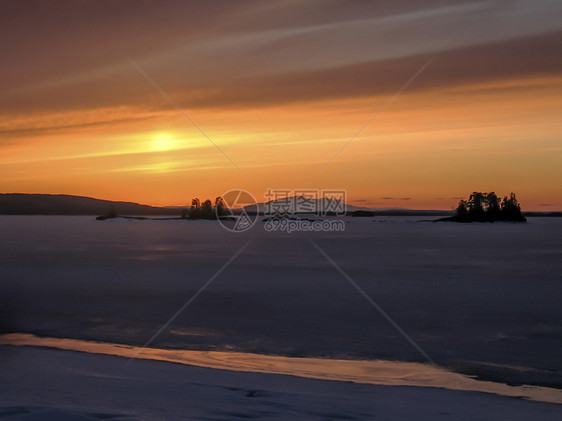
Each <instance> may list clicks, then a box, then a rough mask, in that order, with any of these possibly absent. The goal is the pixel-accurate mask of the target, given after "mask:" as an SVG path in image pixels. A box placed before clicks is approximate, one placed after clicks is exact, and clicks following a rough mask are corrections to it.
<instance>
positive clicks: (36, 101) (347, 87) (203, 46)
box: [0, 1, 562, 115]
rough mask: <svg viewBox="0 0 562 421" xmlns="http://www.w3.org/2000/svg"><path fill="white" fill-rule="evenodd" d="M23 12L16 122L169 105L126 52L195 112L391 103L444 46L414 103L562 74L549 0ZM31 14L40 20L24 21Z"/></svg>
mask: <svg viewBox="0 0 562 421" xmlns="http://www.w3.org/2000/svg"><path fill="white" fill-rule="evenodd" d="M233 3H236V4H233ZM15 4H16V6H14V3H12V4H10V6H8V7H5V8H4V12H5V15H6V16H9V17H10V19H6V21H7V23H6V25H2V28H1V29H0V31H1V32H0V35H1V36H0V48H2V51H6V52H7V54H9V56H10V57H11V60H8V61H6V62H5V63H3V75H4V76H3V78H2V80H1V81H0V112H2V113H3V114H5V115H8V114H12V113H16V112H29V111H32V110H35V111H41V110H53V109H56V110H66V109H92V108H99V107H110V106H118V105H124V104H143V106H145V107H148V108H150V107H152V108H155V109H164V108H168V107H169V104H167V102H166V101H165V100H163V98H160V97H159V94H158V93H157V92H156V91H155V90H154V89H153V88H152V87H151V86H150V85H149V84H148V83H147V82H146V81H145V80H143V79H142V77H140V75H138V74H137V73H136V71H135V70H134V69H133V68H132V67H131V66H130V64H129V63H128V62H127V60H126V56H131V57H133V58H134V59H135V60H136V61H137V62H138V63H139V64H140V65H141V66H142V67H143V68H145V70H146V71H147V73H148V74H150V75H151V76H152V77H153V79H154V80H155V81H156V82H157V83H159V84H160V85H161V86H162V88H163V89H164V90H166V92H168V94H170V95H171V96H172V97H173V98H174V99H175V100H176V101H177V102H178V103H179V104H180V105H181V106H182V107H185V108H195V107H199V108H213V107H236V108H240V107H255V106H270V105H280V104H289V103H295V102H303V101H307V102H310V101H321V100H324V99H346V98H355V97H372V96H386V97H388V96H389V95H392V94H393V93H394V92H395V91H396V90H397V89H398V88H399V87H400V86H401V85H402V84H403V83H404V81H405V80H407V79H408V78H409V77H410V76H411V75H412V74H413V73H414V72H415V71H416V70H417V69H418V68H419V67H420V66H421V65H422V64H423V63H424V62H425V61H426V60H427V58H428V57H429V56H430V55H432V54H434V53H436V52H439V56H438V57H437V59H436V60H435V61H434V62H433V63H432V64H431V66H430V67H429V68H428V69H427V70H426V71H425V72H424V73H423V74H422V75H421V76H420V77H419V78H418V79H417V80H416V81H415V83H413V84H412V85H411V86H410V87H409V88H408V90H407V92H406V93H405V94H406V95H407V94H408V93H410V92H415V91H424V90H431V89H436V88H439V89H443V88H447V87H451V86H470V85H474V84H476V83H478V82H482V81H499V80H502V81H503V80H507V79H514V80H521V79H524V78H540V77H543V76H545V75H560V74H561V73H562V64H561V62H560V60H559V53H558V51H559V44H558V43H559V36H560V34H559V30H560V29H561V28H562V26H561V25H560V23H559V20H558V19H557V16H558V15H557V14H556V13H553V10H552V9H556V7H557V6H556V5H555V4H554V3H549V2H543V1H536V2H519V3H518V4H517V5H515V6H512V5H509V7H507V6H506V7H502V6H501V4H500V5H497V4H495V3H491V2H462V1H460V2H450V3H447V4H446V5H445V6H435V5H429V6H425V7H423V8H422V9H420V8H419V7H414V6H413V5H411V4H409V3H407V2H405V3H401V4H397V5H394V6H390V5H388V4H387V3H386V2H373V3H371V2H351V3H349V2H346V3H345V5H343V4H340V3H333V4H331V6H330V7H324V6H319V5H317V4H316V3H314V2H312V3H300V2H295V3H293V2H291V3H289V2H287V3H283V4H282V5H281V6H279V5H276V4H275V5H272V4H269V6H267V5H266V6H267V7H266V6H261V7H257V4H254V3H251V2H250V3H246V2H241V3H238V2H225V3H221V4H222V6H221V7H214V8H212V10H211V9H209V8H207V7H205V6H204V4H203V3H195V4H192V3H189V4H183V3H175V2H170V3H166V2H164V3H162V4H163V5H162V6H157V5H156V3H151V2H148V3H146V4H145V3H143V4H141V5H137V4H136V3H129V2H117V3H108V5H106V6H104V7H98V6H95V7H94V6H91V5H88V4H86V5H85V6H84V7H76V6H73V3H72V2H70V3H68V6H69V7H60V8H55V7H53V8H51V7H47V6H45V5H44V4H43V3H42V2H39V3H36V4H34V5H33V7H27V6H26V7H23V6H21V7H19V6H17V3H15ZM133 4H134V8H135V13H134V15H131V13H130V8H131V7H133ZM158 4H160V3H158ZM30 9H32V10H33V13H32V15H31V16H30V15H29V12H30ZM186 9H187V10H186ZM187 12H189V13H187ZM233 17H236V18H239V20H237V19H233ZM28 20H31V22H34V23H35V24H34V25H29V24H23V23H27V22H28ZM210 21H212V23H213V25H212V26H209V25H208V22H210ZM61 22H73V25H61ZM476 26H477V27H478V31H475V30H474V28H475V27H476ZM101 28H103V30H102V29H101ZM203 28H205V31H202V29H203ZM55 46H56V48H55ZM350 46H352V47H353V48H350Z"/></svg>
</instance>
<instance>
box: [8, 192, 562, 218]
mask: <svg viewBox="0 0 562 421" xmlns="http://www.w3.org/2000/svg"><path fill="white" fill-rule="evenodd" d="M280 200H281V201H285V200H286V199H280ZM111 206H113V207H114V208H115V211H116V213H117V214H118V215H142V216H150V215H169V216H180V215H181V212H182V210H183V209H185V208H187V206H186V207H180V206H169V207H156V206H148V205H141V204H138V203H133V202H113V201H111V200H101V199H94V198H91V197H85V196H72V195H67V194H23V193H0V215H106V214H108V213H109V211H110V210H111ZM245 209H246V212H248V213H255V212H256V211H259V212H260V213H263V211H264V209H265V204H264V203H257V204H255V205H250V206H247V207H246V208H245ZM355 212H360V215H358V216H446V215H451V214H452V213H453V211H444V210H416V209H406V208H360V207H356V206H352V205H347V214H348V215H353V213H355ZM234 213H239V210H236V209H235V210H234ZM361 214H363V215H361ZM523 215H525V216H557V217H559V216H562V213H561V212H523Z"/></svg>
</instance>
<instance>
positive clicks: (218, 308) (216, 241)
mask: <svg viewBox="0 0 562 421" xmlns="http://www.w3.org/2000/svg"><path fill="white" fill-rule="evenodd" d="M383 219H384V220H385V222H373V220H383ZM415 219H416V218H411V217H409V218H406V217H388V218H382V217H375V218H348V219H347V220H348V221H349V223H348V224H347V226H346V230H345V232H316V233H292V234H286V233H280V232H277V233H267V232H265V231H264V230H263V229H262V227H260V226H259V225H258V226H256V227H254V229H253V230H251V231H249V232H245V233H237V234H235V233H230V232H228V231H226V230H224V229H223V228H221V227H220V226H219V224H218V223H216V222H213V221H127V220H110V221H103V222H100V221H95V220H94V218H93V217H67V216H65V217H62V216H49V217H47V216H1V217H0V227H1V232H2V234H1V236H0V309H1V312H2V314H1V323H2V326H0V328H1V330H2V331H3V332H24V333H34V334H37V335H44V336H54V337H62V338H82V339H93V340H101V341H107V342H113V343H127V344H134V345H142V344H144V343H145V342H146V341H147V340H148V339H149V338H150V337H151V336H152V335H153V334H154V333H155V332H156V331H157V330H158V329H159V328H160V327H161V326H162V324H163V323H165V322H166V321H167V320H168V319H169V318H170V317H171V316H172V314H174V312H175V311H176V310H177V309H178V308H180V307H181V306H182V305H183V304H184V303H185V302H186V301H187V300H188V299H189V298H190V297H191V296H192V295H193V293H194V292H195V291H197V290H198V289H199V288H200V287H201V286H202V285H203V284H204V283H205V282H206V281H207V280H208V279H209V278H211V276H213V274H214V273H215V272H216V271H217V270H219V269H220V268H221V266H223V265H224V263H225V262H226V261H227V260H228V259H229V258H231V256H233V255H234V254H235V253H236V252H237V251H238V250H239V249H240V247H242V246H243V245H244V244H245V243H246V242H247V241H248V240H249V239H252V241H251V243H250V244H249V245H248V247H247V248H246V249H245V250H244V251H243V252H242V253H241V254H240V255H239V256H238V257H237V259H236V260H235V261H234V262H233V263H232V264H231V265H230V266H229V267H227V268H226V269H225V270H224V272H222V273H221V274H220V276H218V277H217V278H216V279H215V280H214V282H213V283H212V284H210V285H209V287H208V288H207V289H206V290H205V291H204V292H203V293H202V294H201V295H200V296H199V297H198V298H197V300H195V301H194V302H193V304H192V305H190V306H189V307H188V308H187V309H186V310H185V311H184V312H183V313H182V314H181V315H180V316H179V317H178V318H177V319H176V320H174V322H173V323H172V324H171V325H170V326H169V327H168V329H167V330H166V331H165V332H163V333H162V334H161V335H160V336H159V337H158V338H157V339H156V340H155V341H154V343H153V344H152V346H155V347H159V348H167V347H172V348H182V349H194V350H197V349H213V350H239V351H245V352H254V353H263V354H277V355H289V356H297V355H298V356H330V357H338V358H359V359H375V358H382V359H390V360H405V361H423V360H424V359H423V357H422V355H420V353H419V352H418V351H417V350H416V349H415V348H414V347H413V346H412V345H411V344H410V343H408V342H407V341H406V340H405V339H404V337H403V336H402V335H400V333H399V332H398V331H397V330H396V329H395V328H394V327H393V326H391V325H390V324H389V323H388V321H387V320H385V319H384V318H383V317H382V316H381V314H380V313H378V312H377V310H376V309H375V308H373V307H372V306H371V305H370V304H369V303H368V302H367V301H366V300H365V298H364V297H363V296H361V295H360V294H359V293H358V292H357V291H356V290H355V289H354V288H353V287H352V285H351V284H350V283H349V282H348V281H347V280H346V279H345V278H344V277H343V276H342V275H341V274H340V273H338V272H337V271H336V270H335V269H334V267H333V266H332V265H331V264H330V263H329V262H328V261H327V260H326V259H325V257H324V256H322V255H321V254H320V253H319V252H318V250H316V249H315V248H314V247H313V245H312V244H311V243H310V241H309V239H313V240H314V242H315V243H316V244H318V245H319V246H320V247H321V248H322V249H323V250H324V251H325V252H326V253H327V254H328V255H329V256H330V257H331V258H332V259H333V260H334V261H335V262H336V263H337V264H338V265H339V266H340V267H341V268H342V269H343V270H344V271H345V272H346V273H347V274H348V275H349V276H350V277H351V278H352V279H353V280H354V281H355V282H356V283H357V284H358V285H360V286H361V287H362V288H363V289H364V290H365V291H366V292H367V294H369V296H370V297H371V298H372V299H373V300H374V301H375V302H376V303H377V304H378V305H380V306H381V307H382V308H383V309H384V310H385V311H386V313H388V315H389V316H390V317H392V318H393V320H394V321H395V322H396V323H397V324H398V325H399V326H400V327H401V328H402V329H403V330H404V331H405V332H406V333H407V334H408V335H409V336H411V337H412V339H413V340H414V341H415V342H416V343H417V344H419V346H420V347H421V348H423V350H424V351H425V352H427V354H428V355H429V356H431V358H432V359H433V360H435V361H436V362H437V363H438V364H440V365H443V366H447V367H449V368H453V369H455V370H458V371H461V372H464V373H472V374H478V375H480V376H481V377H482V378H489V379H494V380H500V381H505V382H512V383H529V384H540V385H546V386H554V387H562V306H561V305H560V303H561V302H562V282H561V281H562V279H561V273H562V259H561V257H562V218H530V219H529V223H527V224H505V223H496V224H466V225H464V224H453V223H438V224H434V223H424V222H415ZM418 219H422V218H418Z"/></svg>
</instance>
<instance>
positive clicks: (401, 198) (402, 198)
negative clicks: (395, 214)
mask: <svg viewBox="0 0 562 421" xmlns="http://www.w3.org/2000/svg"><path fill="white" fill-rule="evenodd" d="M381 199H382V200H411V199H412V198H411V197H388V196H385V197H381Z"/></svg>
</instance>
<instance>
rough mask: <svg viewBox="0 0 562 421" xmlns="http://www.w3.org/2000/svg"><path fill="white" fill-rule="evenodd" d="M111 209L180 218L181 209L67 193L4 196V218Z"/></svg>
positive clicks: (0, 198)
mask: <svg viewBox="0 0 562 421" xmlns="http://www.w3.org/2000/svg"><path fill="white" fill-rule="evenodd" d="M111 206H113V207H114V208H115V211H116V212H117V214H118V215H176V216H179V215H180V214H181V209H182V208H180V207H154V206H147V205H140V204H138V203H132V202H112V201H110V200H100V199H93V198H91V197H83V196H71V195H66V194H22V193H5V194H0V215H102V214H107V213H108V212H109V211H110V209H111Z"/></svg>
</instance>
